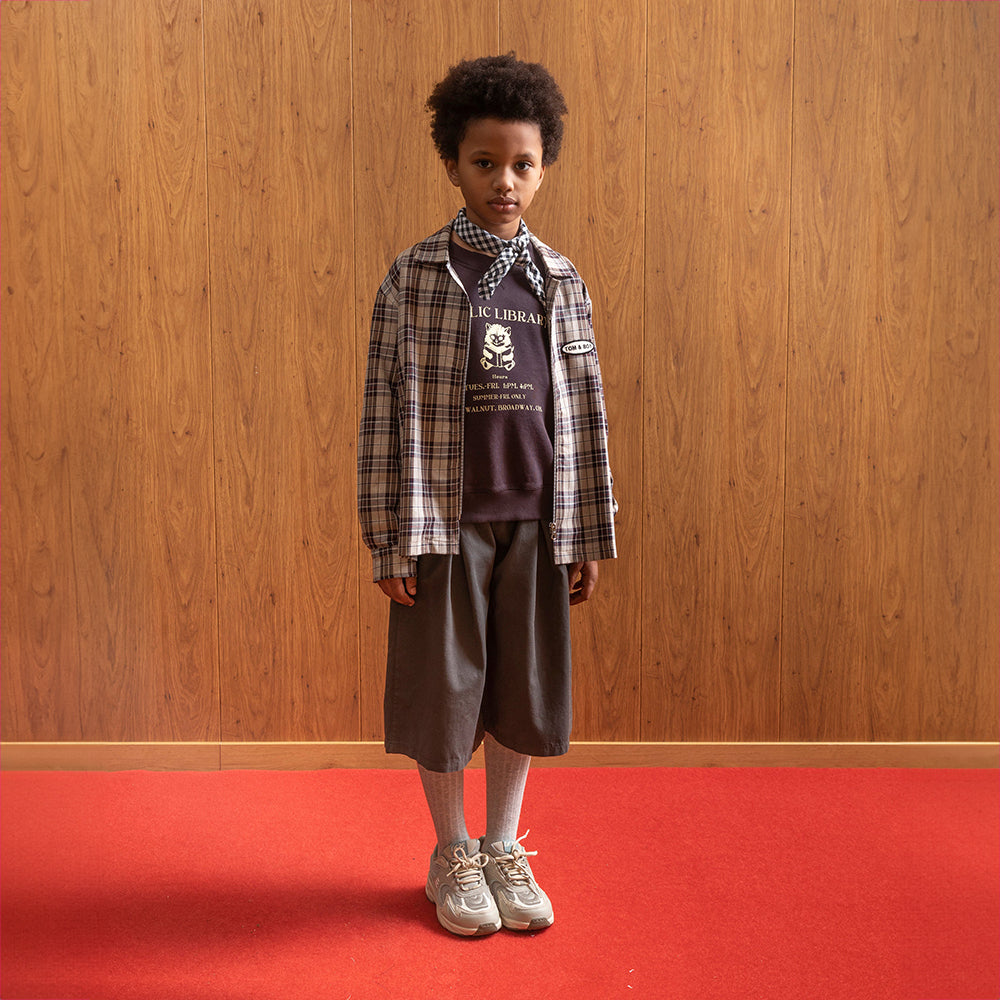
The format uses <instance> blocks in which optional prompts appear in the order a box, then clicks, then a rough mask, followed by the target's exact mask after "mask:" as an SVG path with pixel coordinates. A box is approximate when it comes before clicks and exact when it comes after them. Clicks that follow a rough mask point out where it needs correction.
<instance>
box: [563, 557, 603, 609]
mask: <svg viewBox="0 0 1000 1000" xmlns="http://www.w3.org/2000/svg"><path fill="white" fill-rule="evenodd" d="M596 587H597V563H596V562H577V563H570V567H569V603H570V604H583V602H584V601H589V600H590V595H591V594H593V592H594V590H595V588H596Z"/></svg>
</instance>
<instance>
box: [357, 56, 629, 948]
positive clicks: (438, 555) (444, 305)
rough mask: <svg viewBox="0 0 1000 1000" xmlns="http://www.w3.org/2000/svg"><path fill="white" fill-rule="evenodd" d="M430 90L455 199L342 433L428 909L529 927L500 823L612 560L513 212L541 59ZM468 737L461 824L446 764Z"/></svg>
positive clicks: (552, 262) (566, 334) (463, 928)
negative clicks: (478, 776) (581, 612)
mask: <svg viewBox="0 0 1000 1000" xmlns="http://www.w3.org/2000/svg"><path fill="white" fill-rule="evenodd" d="M427 107H428V109H429V110H430V111H431V113H432V122H431V133H432V137H433V140H434V143H435V146H436V148H437V151H438V153H439V154H440V155H441V158H442V160H443V161H444V166H445V171H446V174H447V176H448V179H449V180H450V181H451V183H452V184H454V185H455V186H456V187H458V188H459V189H460V190H461V193H462V196H463V198H464V200H465V207H464V208H463V209H462V210H461V211H460V212H459V214H458V216H457V217H456V218H455V219H454V220H452V221H451V222H449V223H448V225H446V226H445V227H444V228H443V229H441V230H439V231H438V232H437V233H435V234H434V235H433V236H430V237H428V238H427V239H425V240H423V241H422V242H421V243H418V244H417V245H416V246H414V247H411V248H410V249H409V250H406V251H404V252H403V253H402V254H401V255H400V256H399V257H398V258H397V259H396V261H395V263H394V264H393V265H392V267H391V268H390V270H389V273H388V275H387V276H386V278H385V280H384V281H383V283H382V285H381V287H380V288H379V291H378V294H377V297H376V301H375V308H374V314H373V319H372V336H371V344H370V348H369V355H368V370H367V376H366V379H365V395H364V405H363V410H362V418H361V429H360V438H359V451H358V508H359V514H360V519H361V525H362V534H363V537H364V540H365V543H366V544H367V545H368V547H369V548H370V549H371V551H372V562H373V578H374V580H375V581H376V583H377V584H378V585H379V587H380V588H381V590H382V591H383V593H384V594H385V595H386V596H388V597H389V598H390V600H391V601H392V604H391V606H390V612H389V641H388V659H387V670H386V693H385V745H386V750H387V752H390V753H403V754H406V755H408V756H410V757H412V758H413V759H414V760H416V762H417V766H418V771H419V773H420V777H421V781H422V783H423V787H424V791H425V794H426V797H427V803H428V806H429V808H430V812H431V818H432V820H433V823H434V829H435V833H436V835H437V845H436V847H435V849H434V852H433V854H432V855H431V863H430V871H429V873H428V877H427V885H426V892H427V896H428V898H429V899H430V900H431V901H432V902H433V903H435V904H436V907H437V916H438V920H439V921H440V923H441V925H442V926H444V927H445V928H447V929H448V930H450V931H452V932H453V933H456V934H462V935H482V934H489V933H492V932H493V931H496V930H499V929H500V926H501V924H502V925H503V926H505V927H508V928H512V929H518V930H536V929H539V928H542V927H547V926H549V925H550V924H551V923H552V921H553V913H552V905H551V903H550V901H549V899H548V896H547V895H546V894H545V893H544V892H543V891H542V890H541V889H540V888H539V887H538V885H537V883H536V882H535V879H534V875H533V874H532V871H531V868H530V865H529V864H528V861H527V857H528V856H529V855H533V854H535V853H537V852H526V851H525V850H524V848H523V846H522V844H521V842H520V841H521V840H523V837H524V836H525V835H522V836H521V837H520V838H519V837H518V835H517V825H518V819H519V816H520V811H521V802H522V797H523V793H524V786H525V782H526V779H527V773H528V767H529V765H530V763H531V756H532V755H538V756H552V755H557V754H562V753H565V752H566V750H567V749H568V744H569V732H570V721H571V719H570V714H571V706H570V641H569V606H570V605H571V604H579V603H581V602H583V601H586V600H588V599H589V598H590V596H591V594H592V593H593V591H594V587H595V586H596V583H597V560H599V559H609V558H614V556H615V537H614V513H615V510H616V506H615V502H614V499H613V497H612V494H611V474H610V471H609V467H608V459H607V426H606V419H605V412H604V399H603V393H602V388H601V377H600V370H599V366H598V362H597V354H596V351H595V349H594V341H593V334H592V330H591V307H590V299H589V297H588V295H587V290H586V288H585V286H584V284H583V282H582V280H581V279H580V277H579V275H578V274H577V273H576V270H575V269H574V267H573V265H572V264H571V263H570V262H569V261H568V260H566V258H564V257H562V256H561V255H560V254H557V253H556V252H555V251H553V250H551V249H550V248H549V247H547V246H545V245H544V244H543V243H541V242H540V241H539V240H537V239H536V238H535V237H534V236H533V235H531V234H530V233H529V231H528V229H527V227H526V225H525V224H524V222H523V221H522V215H523V214H524V212H525V211H527V209H528V206H529V205H530V204H531V201H532V199H533V198H534V195H535V193H536V191H537V190H538V188H539V185H540V184H541V183H542V179H543V177H544V175H545V169H546V167H547V166H548V165H549V164H551V163H552V162H554V161H555V159H556V157H557V156H558V153H559V147H560V144H561V141H562V116H563V115H564V114H565V112H566V105H565V102H564V100H563V97H562V94H561V93H560V91H559V88H558V87H557V86H556V83H555V81H554V80H553V79H552V77H551V76H550V75H549V73H548V71H547V70H545V69H544V67H542V66H539V65H537V64H531V63H524V62H520V61H518V60H517V59H516V58H515V57H514V56H513V55H507V56H498V57H488V58H483V59H477V60H473V61H469V62H462V63H459V64H458V65H457V66H454V67H452V69H451V70H450V71H449V73H448V75H447V76H446V77H445V79H444V80H442V81H441V83H439V84H438V85H437V87H436V88H435V89H434V91H433V93H432V94H431V96H430V98H429V99H428V101H427ZM481 742H485V764H486V795H487V817H486V834H485V837H484V838H482V840H479V839H472V838H470V837H469V833H468V829H467V828H466V825H465V815H464V805H463V787H464V786H463V771H464V768H465V766H466V765H467V764H468V762H469V759H470V758H471V756H472V754H473V752H474V751H475V749H476V748H477V747H478V746H479V744H480V743H481Z"/></svg>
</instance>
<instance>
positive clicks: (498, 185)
mask: <svg viewBox="0 0 1000 1000" xmlns="http://www.w3.org/2000/svg"><path fill="white" fill-rule="evenodd" d="M493 188H494V190H495V191H496V192H497V193H498V194H505V193H506V192H508V191H513V190H514V181H513V178H512V177H511V173H510V171H509V170H498V171H497V173H496V176H495V177H494V178H493Z"/></svg>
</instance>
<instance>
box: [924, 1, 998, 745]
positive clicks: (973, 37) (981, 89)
mask: <svg viewBox="0 0 1000 1000" xmlns="http://www.w3.org/2000/svg"><path fill="white" fill-rule="evenodd" d="M935 14H936V17H935V19H934V20H933V22H932V24H931V29H930V30H931V31H932V33H933V34H932V36H931V51H930V52H929V53H928V56H927V58H926V59H925V60H924V63H925V65H926V66H927V70H926V72H927V73H928V75H929V76H930V78H931V80H932V84H931V92H930V100H929V101H928V106H927V109H926V111H927V113H928V118H929V126H930V128H932V129H933V132H932V135H931V137H929V140H928V141H921V142H920V143H919V145H917V149H918V150H919V153H920V162H921V167H922V169H923V171H924V177H925V178H928V179H929V180H930V181H931V183H932V186H933V195H932V197H931V204H930V210H931V220H932V221H931V232H930V243H931V247H932V250H933V256H932V268H933V270H932V273H931V276H930V281H929V286H930V287H929V289H928V290H927V298H926V299H925V301H926V309H927V311H928V313H929V314H930V315H929V321H928V322H929V327H930V351H931V354H930V364H931V368H930V394H929V421H928V437H927V439H926V442H925V447H926V451H927V458H926V464H927V473H928V474H927V486H926V490H927V502H926V505H925V513H924V517H925V523H924V531H925V541H924V565H923V569H924V601H925V609H926V610H925V614H924V635H923V636H922V637H921V638H922V641H923V644H924V649H925V656H926V660H925V669H924V670H923V672H922V676H921V678H920V683H919V685H918V687H919V690H920V699H919V702H918V709H917V710H918V712H919V723H918V724H917V725H914V726H911V727H910V728H911V729H912V731H913V732H914V734H915V738H917V739H922V740H948V739H954V738H959V739H995V738H996V733H997V727H998V706H997V694H998V686H997V672H996V666H997V649H998V645H1000V627H998V621H997V616H998V601H997V594H998V592H1000V581H998V578H997V577H998V567H1000V543H998V539H997V510H998V506H1000V499H998V495H997V490H998V475H997V449H998V441H1000V435H998V431H997V418H998V413H1000V407H998V390H997V374H998V371H1000V358H998V353H997V352H998V342H1000V337H998V323H997V317H998V302H997V288H998V273H997V250H998V244H1000V235H998V226H997V177H998V175H1000V166H998V152H997V145H998V131H997V108H998V106H1000V96H998V92H997V91H998V63H1000V55H998V52H997V38H998V24H997V21H998V14H1000V10H998V7H997V5H996V4H958V5H940V9H937V10H935ZM923 16H924V17H926V16H927V15H926V14H925V15H923ZM921 28H922V30H923V33H924V34H925V35H926V29H923V26H921ZM970 139H971V140H972V141H970ZM924 183H927V180H925V181H924ZM921 306H922V307H923V303H921Z"/></svg>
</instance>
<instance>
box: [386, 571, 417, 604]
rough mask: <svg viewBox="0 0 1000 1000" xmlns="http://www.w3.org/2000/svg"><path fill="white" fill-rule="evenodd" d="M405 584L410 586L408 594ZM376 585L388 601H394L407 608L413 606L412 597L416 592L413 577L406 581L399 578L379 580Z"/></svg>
mask: <svg viewBox="0 0 1000 1000" xmlns="http://www.w3.org/2000/svg"><path fill="white" fill-rule="evenodd" d="M407 584H409V586H410V593H407V589H406V588H407ZM378 585H379V588H380V589H381V591H382V593H383V594H385V596H386V597H388V598H389V599H390V600H393V601H395V602H396V603H397V604H402V605H403V606H404V607H407V608H409V607H412V606H413V605H414V603H415V601H414V597H415V596H416V592H417V581H416V580H415V579H414V578H413V577H410V578H409V579H407V580H403V579H401V578H400V577H391V578H390V579H388V580H379V581H378Z"/></svg>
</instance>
